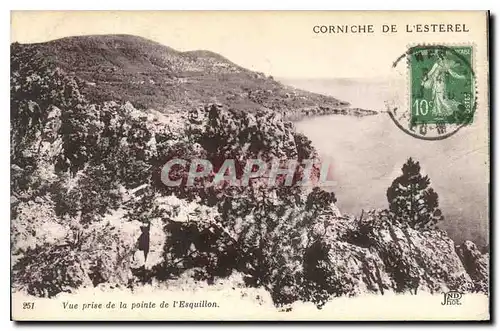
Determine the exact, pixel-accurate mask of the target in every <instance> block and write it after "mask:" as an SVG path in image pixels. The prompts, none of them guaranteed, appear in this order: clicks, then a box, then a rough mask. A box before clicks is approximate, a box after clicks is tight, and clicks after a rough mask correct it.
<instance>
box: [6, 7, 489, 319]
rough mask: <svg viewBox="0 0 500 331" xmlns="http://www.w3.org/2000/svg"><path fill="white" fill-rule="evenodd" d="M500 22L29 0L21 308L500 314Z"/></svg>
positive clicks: (15, 92) (69, 313)
mask: <svg viewBox="0 0 500 331" xmlns="http://www.w3.org/2000/svg"><path fill="white" fill-rule="evenodd" d="M488 26H489V13H488V12H485V11H461V12H458V11H457V12H453V11H450V12H446V11H442V12H430V11H417V12H405V11H400V12H384V11H381V12H368V11H366V12H349V11H343V12H335V11H325V12H320V11H307V12H300V11H293V12H292V11H289V12H288V11H283V12H279V11H220V12H218V11H212V12H210V11H183V12H180V11H137V12H134V11H13V12H12V13H11V44H10V54H11V55H10V67H11V72H10V96H11V97H10V102H11V104H10V139H11V140H10V142H11V145H10V146H11V149H10V158H11V275H12V276H11V279H12V283H11V288H12V304H11V318H12V319H13V320H16V321H49V320H142V321H152V320H162V321H195V320H196V321H199V320H204V321H209V320H225V321H231V320H238V321H262V320H285V321H292V320H301V321H318V320H324V321H346V320H347V321H399V320H404V321H412V320H445V321H459V320H469V321H470V320H472V321H488V320H490V295H489V293H490V280H489V271H490V267H489V265H490V232H489V231H490V227H489V224H490V212H489V185H490V182H489V179H490V156H489V151H490V146H489V137H490V132H489V123H490V120H489V112H490V109H489V80H488V76H489V62H488V52H489V49H488Z"/></svg>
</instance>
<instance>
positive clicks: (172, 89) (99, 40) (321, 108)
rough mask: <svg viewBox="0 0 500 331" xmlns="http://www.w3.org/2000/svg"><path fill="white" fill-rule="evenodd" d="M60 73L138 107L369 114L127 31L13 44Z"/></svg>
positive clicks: (95, 94)
mask: <svg viewBox="0 0 500 331" xmlns="http://www.w3.org/2000/svg"><path fill="white" fill-rule="evenodd" d="M11 52H12V53H14V54H13V55H14V56H16V55H19V56H20V55H21V54H19V53H23V52H28V53H29V54H30V55H29V56H30V57H31V56H34V57H38V58H42V59H45V61H47V62H48V63H49V64H51V65H55V66H56V67H59V68H61V69H62V70H64V72H65V73H66V74H68V75H69V76H71V77H74V78H75V79H76V80H77V82H78V83H79V87H80V91H81V92H82V94H83V95H84V96H85V97H86V98H87V99H89V101H92V102H96V103H98V102H102V101H123V102H125V101H130V102H131V103H132V104H133V105H134V107H136V108H139V109H149V108H152V109H156V110H159V111H162V112H177V111H179V110H184V109H188V108H190V107H192V106H193V105H199V104H206V103H220V104H224V105H226V106H228V107H230V108H236V109H238V110H241V111H251V112H254V111H256V110H258V109H261V108H269V109H273V110H276V111H281V112H284V113H285V114H286V115H287V117H288V118H292V119H293V118H300V117H302V116H307V115H315V114H349V115H358V116H362V115H369V114H373V113H374V112H373V111H369V110H362V109H359V108H356V109H354V108H350V107H349V104H348V103H347V102H344V101H340V100H337V99H335V98H333V97H330V96H325V95H321V94H316V93H310V92H306V91H303V90H300V89H296V88H293V87H289V86H285V85H283V84H281V83H279V82H277V81H275V80H274V79H273V78H272V77H269V76H266V75H264V74H263V73H258V72H254V71H250V70H248V69H245V68H242V67H241V66H238V65H236V64H234V63H232V62H231V61H229V60H228V59H226V58H224V57H223V56H221V55H219V54H217V53H213V52H210V51H204V50H198V51H188V52H179V51H177V50H175V49H172V48H170V47H167V46H164V45H162V44H159V43H157V42H154V41H151V40H148V39H145V38H142V37H137V36H131V35H95V36H78V37H67V38H62V39H58V40H53V41H49V42H44V43H37V44H18V43H14V44H12V45H11Z"/></svg>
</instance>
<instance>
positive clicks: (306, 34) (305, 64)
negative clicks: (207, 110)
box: [11, 11, 486, 78]
mask: <svg viewBox="0 0 500 331" xmlns="http://www.w3.org/2000/svg"><path fill="white" fill-rule="evenodd" d="M431 23H453V24H455V23H457V24H458V23H460V24H466V25H467V26H468V28H469V30H470V32H468V33H434V34H415V33H412V34H409V33H406V32H405V25H406V24H410V25H412V24H431ZM345 24H349V25H370V24H371V25H373V29H374V33H370V34H352V33H348V34H316V33H314V32H313V28H314V26H321V25H326V26H330V25H345ZM382 24H387V25H391V24H395V25H396V26H397V28H398V32H396V33H390V34H384V33H382V32H381V25H382ZM117 33H119V34H132V35H138V36H142V37H145V38H148V39H152V40H154V41H157V42H160V43H162V44H164V45H167V46H170V47H172V48H174V49H177V50H180V51H185V50H196V49H206V50H210V51H214V52H217V53H219V54H221V55H223V56H224V57H226V58H228V59H229V60H231V61H233V62H235V63H236V64H239V65H241V66H243V67H245V68H248V69H251V70H254V71H259V72H263V73H265V74H267V75H273V76H275V77H290V78H341V77H346V78H359V77H365V78H377V77H381V76H387V75H390V74H391V64H392V62H393V61H394V60H396V58H397V57H398V56H400V55H401V54H403V53H404V52H405V51H406V49H407V47H408V45H410V44H415V43H422V42H436V41H446V42H453V43H460V42H469V41H471V40H477V41H479V42H483V43H485V42H486V38H485V35H486V30H485V13H484V12H476V13H470V12H461V13H458V12H455V13H452V14H450V13H445V12H441V13H439V14H438V13H436V12H420V13H418V12H417V14H416V12H392V13H387V12H372V13H370V14H367V13H366V12H347V13H346V12H331V11H330V12H329V11H324V12H313V11H311V12H292V11H288V12H231V11H225V12H224V11H219V12H209V13H207V12H199V11H190V12H187V11H178V12H165V11H154V12H147V11H145V12H144V11H143V12H131V11H114V12H112V11H111V12H110V11H80V12H64V11H45V12H40V11H38V12H37V11H30V12H27V11H13V12H12V14H11V41H12V42H14V41H17V42H21V43H31V42H43V41H48V40H53V39H58V38H62V37H66V36H73V35H89V34H117Z"/></svg>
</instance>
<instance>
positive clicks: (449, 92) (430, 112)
mask: <svg viewBox="0 0 500 331" xmlns="http://www.w3.org/2000/svg"><path fill="white" fill-rule="evenodd" d="M409 62H410V68H409V70H410V84H411V92H410V93H411V98H410V103H411V104H410V105H409V106H410V107H411V121H410V122H411V125H412V126H413V125H419V124H437V125H439V124H455V125H467V124H470V123H471V122H472V119H473V113H474V108H475V97H474V96H475V88H474V72H473V70H472V65H471V64H472V63H473V48H472V46H446V47H445V46H416V47H413V48H412V49H411V52H410V56H409Z"/></svg>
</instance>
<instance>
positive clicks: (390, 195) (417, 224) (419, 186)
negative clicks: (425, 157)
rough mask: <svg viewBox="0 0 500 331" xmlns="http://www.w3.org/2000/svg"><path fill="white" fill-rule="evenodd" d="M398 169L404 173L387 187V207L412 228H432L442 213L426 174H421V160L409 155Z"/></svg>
mask: <svg viewBox="0 0 500 331" xmlns="http://www.w3.org/2000/svg"><path fill="white" fill-rule="evenodd" d="M401 170H402V171H403V174H402V175H401V176H399V177H398V178H396V179H395V180H394V181H393V182H392V185H391V186H390V187H389V188H388V189H387V200H388V201H389V210H390V211H391V212H392V213H393V214H394V215H395V218H396V219H397V220H398V221H399V222H401V223H408V224H409V225H410V226H411V227H412V228H414V229H423V228H435V226H436V223H437V222H438V221H442V220H443V216H442V213H441V210H440V209H439V208H438V206H439V198H438V195H437V193H436V192H435V191H434V190H433V189H432V188H431V187H429V185H430V182H431V181H430V179H429V177H428V176H425V177H424V176H422V175H421V174H420V164H419V162H418V161H414V160H413V159H412V158H409V159H408V160H407V161H406V163H405V164H404V165H403V167H402V168H401Z"/></svg>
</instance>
